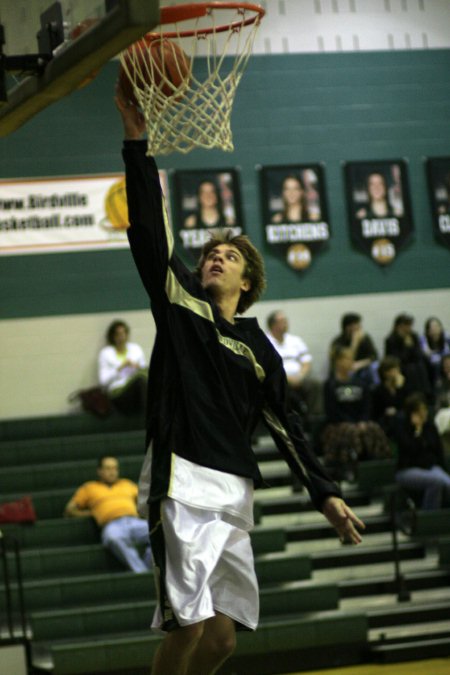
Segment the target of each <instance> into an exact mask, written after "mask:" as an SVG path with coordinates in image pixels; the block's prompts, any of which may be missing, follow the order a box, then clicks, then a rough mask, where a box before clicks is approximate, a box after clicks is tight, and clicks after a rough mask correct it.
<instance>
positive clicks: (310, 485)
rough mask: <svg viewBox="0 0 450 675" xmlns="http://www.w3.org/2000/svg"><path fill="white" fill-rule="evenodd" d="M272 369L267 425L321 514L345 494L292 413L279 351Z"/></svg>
mask: <svg viewBox="0 0 450 675" xmlns="http://www.w3.org/2000/svg"><path fill="white" fill-rule="evenodd" d="M272 366H273V367H272V368H271V370H270V372H269V373H266V379H265V382H264V395H265V407H264V411H263V415H264V421H265V424H266V426H267V428H268V429H269V431H270V433H271V435H272V437H273V439H274V441H275V443H276V445H277V448H278V449H279V451H280V452H281V454H282V455H283V457H284V459H285V460H286V462H287V463H288V465H289V467H290V468H291V469H292V471H293V472H294V474H295V475H296V476H297V477H298V478H299V480H300V481H301V482H302V483H303V484H304V485H305V487H306V488H307V490H308V492H309V494H310V497H311V501H312V502H313V504H314V506H315V507H316V509H317V510H318V511H321V510H322V506H323V501H324V499H326V497H330V496H332V495H335V496H337V497H341V491H340V490H339V487H338V486H337V485H336V483H334V482H333V481H332V479H331V478H330V477H329V476H328V474H327V473H326V471H325V470H324V468H323V466H322V464H321V463H320V462H319V460H318V459H317V457H316V456H315V454H314V452H313V451H312V450H311V448H310V447H309V444H308V442H307V440H306V438H305V436H304V434H303V430H302V426H301V422H300V418H299V416H298V415H297V413H296V412H294V411H292V410H289V409H288V405H287V400H288V398H287V393H288V389H287V387H288V385H287V380H286V374H285V371H284V369H283V364H282V361H281V358H280V357H279V356H278V355H276V353H275V350H274V356H273V362H272Z"/></svg>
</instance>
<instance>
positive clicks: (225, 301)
mask: <svg viewBox="0 0 450 675" xmlns="http://www.w3.org/2000/svg"><path fill="white" fill-rule="evenodd" d="M215 301H216V305H217V307H218V308H219V312H220V314H221V316H222V317H223V318H224V319H225V321H228V323H234V317H235V316H236V310H237V305H238V301H239V298H237V299H236V298H235V297H234V296H233V297H229V296H223V297H219V298H217V297H216V298H215Z"/></svg>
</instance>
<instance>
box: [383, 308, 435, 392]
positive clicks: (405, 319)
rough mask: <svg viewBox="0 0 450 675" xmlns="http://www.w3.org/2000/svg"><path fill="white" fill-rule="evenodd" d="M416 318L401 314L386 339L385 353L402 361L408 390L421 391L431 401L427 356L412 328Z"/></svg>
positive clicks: (401, 364)
mask: <svg viewBox="0 0 450 675" xmlns="http://www.w3.org/2000/svg"><path fill="white" fill-rule="evenodd" d="M413 323H414V318H413V317H412V316H410V315H409V314H404V313H403V314H399V315H398V316H397V317H396V318H395V320H394V325H393V326H392V330H391V333H390V334H389V335H388V336H387V338H386V340H385V355H386V356H396V357H397V358H398V359H399V361H400V366H401V369H402V373H403V375H404V376H405V380H406V386H407V387H408V391H411V392H412V391H420V392H422V393H423V394H424V396H425V397H426V399H427V401H428V402H429V403H431V402H432V400H433V392H432V388H431V382H430V377H429V372H428V367H427V363H426V361H425V356H424V354H423V352H422V350H421V348H420V343H419V336H418V335H417V333H415V332H414V331H413V329H412V326H413Z"/></svg>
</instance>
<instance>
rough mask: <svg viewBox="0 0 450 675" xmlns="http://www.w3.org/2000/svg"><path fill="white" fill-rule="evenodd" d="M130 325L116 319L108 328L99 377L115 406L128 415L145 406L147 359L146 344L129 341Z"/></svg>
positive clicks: (100, 356)
mask: <svg viewBox="0 0 450 675" xmlns="http://www.w3.org/2000/svg"><path fill="white" fill-rule="evenodd" d="M129 336H130V328H129V326H128V325H127V324H126V323H125V322H124V321H113V323H112V324H111V325H110V326H109V328H108V330H107V331H106V341H107V343H108V344H107V346H106V347H103V349H102V350H101V351H100V354H99V356H98V379H99V382H100V384H101V386H102V387H104V388H105V389H106V392H107V394H108V397H109V398H110V400H111V402H112V404H113V405H114V407H115V408H116V409H117V410H118V411H119V412H121V413H123V414H124V415H132V414H134V413H139V412H142V411H143V410H144V405H145V397H146V389H147V371H146V369H147V365H148V364H147V361H146V359H145V356H144V352H143V350H142V348H141V347H140V346H139V345H138V344H136V343H134V342H129Z"/></svg>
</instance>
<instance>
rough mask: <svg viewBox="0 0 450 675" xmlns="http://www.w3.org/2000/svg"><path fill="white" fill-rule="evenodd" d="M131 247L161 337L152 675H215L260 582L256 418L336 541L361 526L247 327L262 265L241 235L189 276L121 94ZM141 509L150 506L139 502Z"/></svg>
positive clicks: (156, 385)
mask: <svg viewBox="0 0 450 675" xmlns="http://www.w3.org/2000/svg"><path fill="white" fill-rule="evenodd" d="M116 104H117V107H118V109H119V111H120V113H121V116H122V120H123V125H124V132H125V141H124V148H123V157H124V161H125V167H126V182H127V198H128V209H129V220H130V228H129V230H128V236H129V241H130V246H131V251H132V254H133V257H134V260H135V263H136V266H137V269H138V271H139V274H140V276H141V279H142V282H143V284H144V286H145V288H146V290H147V292H148V294H149V297H150V302H151V309H152V313H153V316H154V319H155V322H156V328H157V333H156V340H155V345H154V349H153V354H152V358H151V362H150V371H149V408H148V429H147V443H148V446H149V451H148V453H147V456H146V460H145V461H144V465H143V468H142V472H141V480H140V488H141V491H143V492H145V488H146V487H147V488H148V489H149V496H148V504H149V523H150V537H151V545H152V551H153V556H154V564H155V578H156V583H157V590H158V600H159V604H158V608H157V610H156V612H155V616H154V619H153V627H154V628H155V629H159V630H162V631H164V633H165V638H164V640H163V642H162V643H161V645H160V647H159V649H158V652H157V654H156V657H155V660H154V663H153V667H152V675H168V674H170V675H212V674H213V673H216V672H217V669H218V668H219V667H220V665H221V664H222V663H223V662H224V661H225V660H226V659H227V658H228V656H229V655H230V654H231V653H232V652H233V649H234V646H235V630H236V629H237V628H238V629H240V628H244V629H247V630H248V629H249V630H254V629H255V628H256V625H257V621H258V586H257V581H256V575H255V570H254V562H253V555H252V550H251V545H250V537H249V530H250V529H251V527H252V525H253V488H254V485H258V484H260V482H261V474H260V472H259V469H258V465H257V462H256V459H255V456H254V454H253V452H252V449H251V445H250V443H251V437H252V432H253V429H254V427H255V425H256V422H257V420H258V419H259V417H260V416H261V415H264V419H265V421H266V424H267V425H268V427H269V429H270V431H271V433H272V435H273V438H274V440H275V442H276V444H277V446H278V448H279V449H280V451H281V453H282V454H283V456H284V457H285V459H286V461H287V463H288V464H289V466H290V467H291V469H292V471H294V472H295V474H296V475H297V476H298V477H299V479H300V480H301V481H302V482H303V483H304V485H305V486H306V487H307V489H308V491H309V493H310V496H311V499H312V501H313V503H314V505H315V506H316V508H317V509H318V510H321V511H322V512H323V513H324V515H325V517H326V518H328V520H329V522H330V523H331V524H332V525H333V526H334V527H335V529H336V530H337V532H338V534H339V536H340V538H341V540H343V541H344V540H345V541H348V542H352V543H355V544H356V543H359V542H360V541H361V537H360V534H359V532H358V529H363V528H364V524H363V523H362V522H361V521H360V520H359V519H358V518H357V517H356V516H355V515H354V513H353V512H352V511H351V509H350V508H349V507H348V506H347V505H346V504H345V502H344V501H343V500H342V499H341V495H340V491H339V488H338V487H337V485H335V484H334V483H333V482H332V481H331V480H330V478H329V477H328V476H327V474H326V473H325V471H324V470H323V468H322V466H321V464H320V463H319V462H318V461H317V459H316V458H315V456H314V455H313V454H312V453H311V452H310V451H309V449H308V448H307V446H306V443H305V440H304V437H303V434H302V430H301V427H300V424H299V421H298V418H297V417H296V415H295V413H291V412H290V411H288V410H287V409H286V405H285V401H286V390H287V384H286V378H285V374H284V370H283V367H282V361H281V358H280V356H279V355H278V354H277V352H276V351H275V349H274V348H273V347H272V345H271V344H270V342H269V340H268V339H267V338H266V336H265V334H264V332H263V331H262V330H261V329H260V328H259V327H258V325H257V322H256V320H255V319H238V318H236V314H237V313H239V314H241V313H243V312H244V311H245V310H246V309H248V307H250V305H251V304H252V303H253V302H254V301H256V300H257V299H258V297H259V296H260V294H261V292H262V290H263V288H264V285H265V280H264V270H263V261H262V258H261V256H260V254H259V253H258V251H257V250H256V249H255V247H254V246H253V245H252V244H251V242H250V241H249V240H248V238H247V237H244V236H238V237H234V238H227V237H226V236H224V237H222V238H216V239H212V240H211V241H210V242H208V243H207V244H206V246H205V247H204V248H203V250H202V255H201V258H200V261H199V264H198V267H197V270H196V271H195V272H194V273H192V272H190V271H189V270H188V269H187V268H186V267H185V266H184V265H183V264H182V262H181V261H180V260H179V259H178V257H177V256H176V254H175V253H174V250H173V238H172V234H171V232H170V230H169V227H168V222H167V218H166V216H165V211H164V206H163V203H162V198H161V188H160V185H159V177H158V171H157V167H156V164H155V161H154V159H153V158H152V157H147V156H146V142H145V141H144V140H140V139H141V137H142V134H143V132H144V130H145V126H144V121H143V118H142V115H141V114H140V112H139V111H138V110H137V109H136V108H135V107H133V106H130V105H129V104H127V102H126V100H125V97H124V96H123V94H122V92H121V90H120V88H119V89H118V90H117V96H116ZM145 501H147V496H145Z"/></svg>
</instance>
